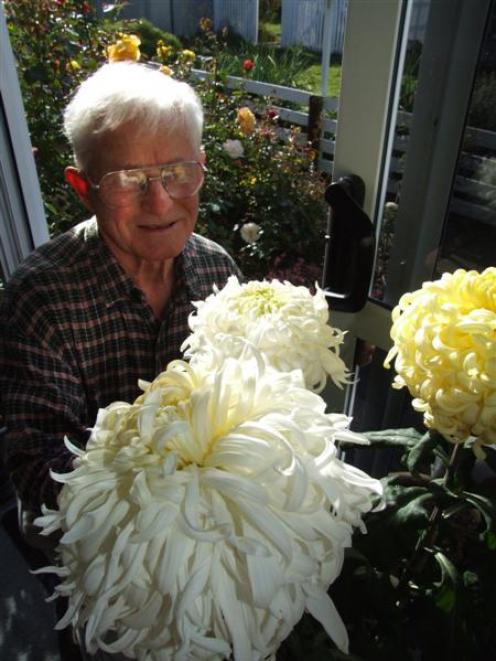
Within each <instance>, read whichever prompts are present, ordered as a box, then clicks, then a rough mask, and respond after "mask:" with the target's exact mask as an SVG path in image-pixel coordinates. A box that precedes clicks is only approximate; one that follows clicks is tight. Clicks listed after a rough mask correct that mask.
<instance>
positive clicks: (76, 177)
mask: <svg viewBox="0 0 496 661" xmlns="http://www.w3.org/2000/svg"><path fill="white" fill-rule="evenodd" d="M64 176H65V180H66V181H67V183H68V184H69V185H70V186H71V188H72V189H73V190H74V191H75V193H76V195H77V196H78V197H79V199H80V200H81V202H82V203H83V204H84V206H85V207H86V208H87V209H89V210H90V211H93V204H92V202H91V200H90V197H89V192H90V185H89V183H88V181H87V180H86V179H85V177H84V176H83V175H82V174H81V172H80V171H79V170H78V169H77V168H75V167H73V166H72V165H69V166H68V167H66V169H65V170H64Z"/></svg>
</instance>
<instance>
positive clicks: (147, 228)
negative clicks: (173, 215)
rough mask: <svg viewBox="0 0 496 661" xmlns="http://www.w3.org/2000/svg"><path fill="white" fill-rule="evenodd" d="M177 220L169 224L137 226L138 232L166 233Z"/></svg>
mask: <svg viewBox="0 0 496 661" xmlns="http://www.w3.org/2000/svg"><path fill="white" fill-rule="evenodd" d="M176 223H177V220H173V221H172V222H169V223H157V224H152V223H150V224H149V225H148V224H147V225H138V227H139V229H140V230H144V231H145V232H162V231H166V230H168V229H171V228H172V227H174V225H176Z"/></svg>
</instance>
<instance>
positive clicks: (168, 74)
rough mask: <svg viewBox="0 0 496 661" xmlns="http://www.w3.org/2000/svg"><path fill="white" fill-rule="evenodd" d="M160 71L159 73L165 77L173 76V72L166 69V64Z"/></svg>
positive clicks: (168, 68)
mask: <svg viewBox="0 0 496 661" xmlns="http://www.w3.org/2000/svg"><path fill="white" fill-rule="evenodd" d="M160 71H161V73H163V74H165V75H166V76H172V75H173V74H174V71H173V70H172V69H171V68H170V67H168V66H167V65H166V64H163V65H162V66H161V67H160Z"/></svg>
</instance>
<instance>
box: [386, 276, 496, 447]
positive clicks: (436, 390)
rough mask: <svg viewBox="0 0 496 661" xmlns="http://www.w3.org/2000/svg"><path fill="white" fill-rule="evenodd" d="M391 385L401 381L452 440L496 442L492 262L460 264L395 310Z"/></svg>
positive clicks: (433, 425) (416, 406) (426, 418)
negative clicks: (475, 266)
mask: <svg viewBox="0 0 496 661" xmlns="http://www.w3.org/2000/svg"><path fill="white" fill-rule="evenodd" d="M392 318H393V326H392V329H391V337H392V339H393V341H394V346H393V348H392V349H391V350H390V352H389V354H388V356H387V358H386V361H385V366H386V367H389V365H390V363H391V361H392V360H395V369H396V371H397V373H398V374H397V376H396V377H395V380H394V383H393V387H395V388H402V387H403V386H406V387H407V388H408V390H409V391H410V393H411V394H412V396H413V397H414V400H413V402H412V404H413V407H414V409H415V410H417V411H420V412H422V413H423V414H424V422H425V424H426V425H427V426H428V427H431V428H433V429H437V430H438V431H439V432H440V433H441V434H443V436H445V437H446V438H447V439H448V440H450V441H452V442H455V443H457V442H459V443H460V442H464V441H465V440H466V439H467V438H468V437H470V436H473V437H476V439H477V440H476V443H475V446H474V451H476V453H478V454H480V455H482V454H483V452H482V450H481V448H480V446H481V445H483V444H496V268H493V267H491V268H488V269H486V270H485V271H483V272H482V273H478V272H477V271H464V270H463V269H459V270H457V271H455V273H453V274H451V273H445V274H444V275H443V276H442V277H441V279H440V280H436V281H434V282H425V283H424V284H423V285H422V288H421V289H419V290H417V291H415V292H413V293H407V294H405V295H404V296H402V297H401V299H400V301H399V304H398V305H397V306H396V308H395V309H394V310H393V317H392Z"/></svg>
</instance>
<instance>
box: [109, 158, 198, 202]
mask: <svg viewBox="0 0 496 661" xmlns="http://www.w3.org/2000/svg"><path fill="white" fill-rule="evenodd" d="M150 181H160V182H161V183H162V186H163V187H164V188H165V190H166V191H167V193H168V194H169V195H170V197H172V198H175V199H180V198H184V197H192V196H193V195H195V194H196V193H197V192H198V190H199V189H200V186H201V184H202V183H203V168H202V166H201V165H200V163H196V162H184V163H174V164H172V165H165V166H161V167H159V168H153V169H152V170H151V171H150V173H148V172H147V171H146V170H121V171H119V172H109V173H108V174H106V175H105V176H104V177H103V178H102V180H101V181H100V186H99V191H100V196H101V198H102V201H103V202H104V203H105V204H108V205H109V206H116V207H120V206H126V205H128V204H131V203H132V202H133V201H134V200H135V199H136V198H137V197H139V196H141V195H143V194H144V193H146V191H147V190H148V187H149V185H150Z"/></svg>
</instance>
